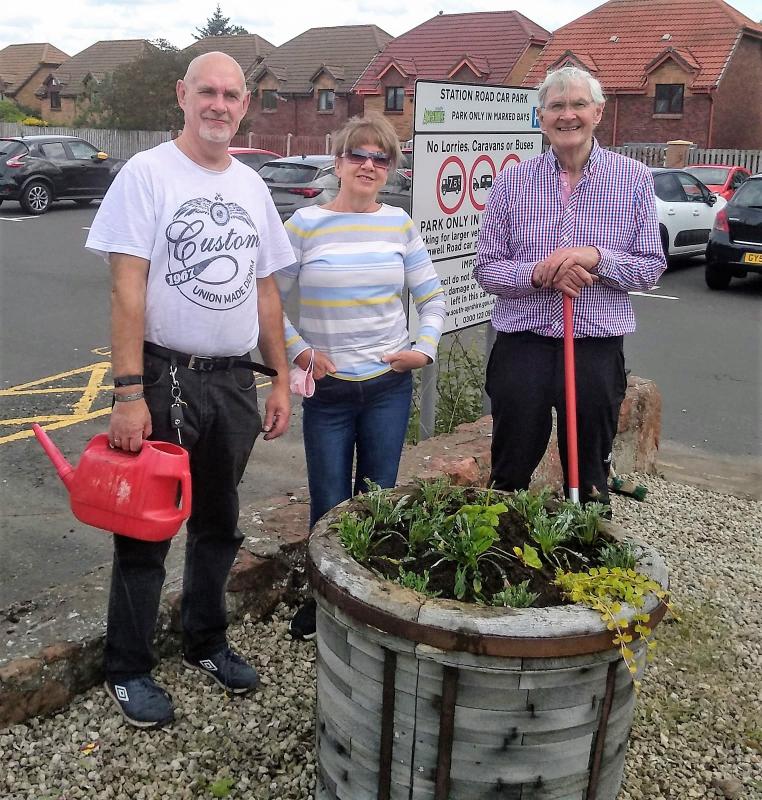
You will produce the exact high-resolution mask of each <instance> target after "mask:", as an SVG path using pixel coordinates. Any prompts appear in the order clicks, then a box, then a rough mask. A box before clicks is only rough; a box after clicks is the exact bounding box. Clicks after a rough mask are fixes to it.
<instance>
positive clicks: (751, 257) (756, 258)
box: [741, 253, 762, 264]
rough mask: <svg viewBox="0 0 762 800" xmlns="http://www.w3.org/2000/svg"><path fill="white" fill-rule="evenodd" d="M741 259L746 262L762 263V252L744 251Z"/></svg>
mask: <svg viewBox="0 0 762 800" xmlns="http://www.w3.org/2000/svg"><path fill="white" fill-rule="evenodd" d="M741 261H743V262H745V263H746V264H762V253H744V254H743V258H742V259H741Z"/></svg>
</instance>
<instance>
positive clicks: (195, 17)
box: [0, 0, 762, 56]
mask: <svg viewBox="0 0 762 800" xmlns="http://www.w3.org/2000/svg"><path fill="white" fill-rule="evenodd" d="M643 2H644V3H647V2H648V0H643ZM216 4H217V1H216V0H184V1H183V2H178V1H177V0H171V1H168V0H106V2H104V1H103V0H67V2H65V3H62V2H60V0H55V2H54V0H32V2H30V3H29V4H28V5H27V4H26V3H22V2H10V3H4V4H3V10H2V14H0V49H2V48H3V47H5V46H6V45H9V44H23V43H25V42H50V43H51V44H54V45H55V46H56V47H58V48H60V49H61V50H63V51H64V52H65V53H68V54H69V55H70V56H73V55H75V54H76V53H78V52H79V51H80V50H84V49H85V48H86V47H89V46H90V45H91V44H93V43H94V42H97V41H99V40H101V39H155V38H157V37H162V38H164V39H167V40H168V41H170V42H171V43H172V44H174V45H176V46H177V47H186V46H187V45H189V44H191V43H192V42H193V41H194V39H193V34H194V33H195V31H196V28H197V27H203V26H204V25H205V23H206V20H207V19H208V18H209V16H210V15H211V14H212V13H213V12H214V9H215V6H216ZM598 5H601V3H600V2H596V1H595V0H566V2H559V0H514V2H513V3H510V1H509V2H507V3H506V2H501V0H460V2H454V1H453V2H450V1H449V0H417V1H416V0H385V2H380V3H379V2H370V0H329V2H323V3H319V2H316V1H315V0H290V2H284V3H276V2H271V3H256V2H252V0H221V2H220V6H221V8H222V13H223V14H224V15H225V16H226V17H230V21H231V23H233V24H236V25H241V26H243V27H244V28H246V29H247V30H248V31H249V33H258V34H259V35H260V36H263V37H264V38H265V39H267V40H268V41H270V42H272V43H273V44H274V45H276V46H277V45H281V44H283V43H284V42H286V41H288V40H289V39H292V38H293V37H294V36H296V35H297V34H299V33H302V32H303V31H305V30H307V29H308V28H312V27H318V26H325V25H357V24H370V23H374V24H376V25H378V26H379V27H380V28H383V29H384V30H385V31H387V32H388V33H390V34H391V35H392V36H399V35H400V34H401V33H404V32H405V31H408V30H410V29H411V28H413V27H415V26H416V25H419V24H420V23H421V22H424V21H425V20H427V19H429V18H431V17H433V16H434V15H435V14H437V13H438V12H439V11H444V12H445V13H446V14H454V13H465V12H469V11H503V10H505V9H506V8H513V9H516V10H518V11H521V12H522V13H523V14H525V15H526V16H527V17H529V18H530V19H532V20H534V22H536V23H538V24H539V25H542V26H543V27H545V28H547V29H548V30H551V31H552V30H554V29H555V28H558V27H560V26H561V25H565V24H566V23H567V22H571V20H573V19H576V18H577V17H578V16H580V15H581V14H584V13H585V12H587V11H590V10H591V9H593V8H596V7H597V6H598ZM731 5H733V6H734V7H735V8H737V9H738V10H739V11H741V12H742V13H744V14H746V15H747V16H749V17H751V18H752V19H754V20H759V19H760V17H762V2H761V0H733V2H732V3H731ZM327 9H330V14H329V13H326V10H327Z"/></svg>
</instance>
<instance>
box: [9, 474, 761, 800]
mask: <svg viewBox="0 0 762 800" xmlns="http://www.w3.org/2000/svg"><path fill="white" fill-rule="evenodd" d="M637 479H638V481H639V482H640V483H644V484H646V485H647V486H648V489H649V494H648V498H647V499H646V501H645V502H644V503H637V502H635V501H634V500H631V499H629V498H619V497H615V498H614V507H615V518H616V519H617V520H619V521H621V522H622V524H624V525H625V526H626V527H628V528H629V529H630V530H632V531H633V532H634V533H636V534H637V535H639V536H641V537H642V538H644V539H646V540H647V541H649V542H651V543H652V544H653V545H655V546H656V547H658V548H659V549H660V551H661V552H662V553H663V555H664V557H665V558H666V560H667V563H668V565H669V567H670V569H671V573H672V589H673V597H674V603H675V606H676V608H677V610H678V611H679V613H680V620H679V621H671V622H665V623H662V625H661V626H660V627H659V629H658V635H657V639H658V641H659V646H658V648H657V650H656V657H655V660H654V662H653V663H652V664H651V665H650V667H649V670H648V672H647V673H646V678H645V680H644V681H643V688H642V691H641V695H640V698H639V702H638V706H637V709H636V716H635V723H634V727H633V731H632V737H631V741H630V748H629V752H628V755H627V766H626V770H625V782H624V786H623V789H622V792H621V793H620V800H686V798H723V797H725V798H741V799H742V800H762V681H761V680H760V675H761V674H762V631H761V629H760V621H761V620H762V503H759V502H752V501H746V500H739V499H736V498H733V497H728V496H725V495H720V494H714V493H710V492H706V491H703V490H700V489H696V488H693V487H688V486H682V485H679V484H675V483H668V482H667V481H665V480H663V479H660V478H654V477H644V476H637ZM291 613H292V611H291V610H290V609H288V608H286V607H285V606H279V607H278V609H276V611H275V613H274V614H273V616H272V617H271V618H270V619H269V620H267V621H266V622H256V623H255V622H253V621H251V620H245V621H244V622H243V623H242V624H240V625H237V626H236V627H235V628H234V629H232V630H231V641H232V644H233V646H234V647H236V648H237V649H238V650H239V652H241V653H242V654H243V655H245V656H246V657H247V658H249V659H250V660H251V661H252V662H253V663H254V664H255V666H256V668H257V670H258V671H259V673H260V676H261V679H262V686H261V689H260V690H259V691H258V692H256V693H255V694H253V695H249V696H247V697H244V698H240V699H234V700H233V699H228V698H227V697H226V696H225V695H224V694H222V693H221V692H220V691H219V689H218V688H217V687H216V686H213V685H212V684H210V683H206V682H204V680H203V678H202V676H199V674H198V673H196V672H189V671H187V670H184V669H183V668H182V666H181V664H180V661H179V658H172V659H169V660H167V661H165V662H163V663H162V665H161V666H160V668H159V669H158V670H157V671H156V677H157V679H158V680H159V681H160V682H161V683H162V684H163V685H164V686H166V687H167V688H168V689H169V691H170V692H171V693H172V694H173V696H174V698H175V704H176V708H177V720H176V722H175V724H174V725H173V726H172V727H170V728H167V729H165V730H161V731H154V732H141V731H137V730H135V729H133V728H131V727H130V726H128V725H127V724H126V723H124V722H123V720H122V718H121V717H120V716H118V715H117V713H116V712H115V710H114V708H113V706H112V703H111V701H110V700H109V699H108V698H107V696H106V694H105V692H104V691H103V689H100V688H98V689H93V690H91V691H90V692H88V693H87V694H85V695H83V696H81V697H80V698H77V700H76V701H75V702H73V703H72V705H71V706H70V707H69V708H68V709H66V710H65V711H64V712H62V713H60V714H57V715H55V716H54V717H51V718H48V719H34V720H31V721H29V722H27V723H25V724H22V725H15V726H13V727H12V728H8V729H5V730H3V731H0V798H3V800H73V798H98V800H100V799H101V798H104V799H105V798H109V799H111V798H113V800H154V799H155V798H162V800H165V799H166V800H174V799H175V798H176V799H177V800H179V799H180V798H183V800H185V798H212V797H229V798H231V799H232V800H236V799H238V798H262V800H312V798H313V796H314V786H315V769H316V768H315V755H314V703H315V650H314V645H313V644H311V643H304V642H294V641H291V639H290V637H289V635H288V633H287V627H288V619H289V617H290V615H291Z"/></svg>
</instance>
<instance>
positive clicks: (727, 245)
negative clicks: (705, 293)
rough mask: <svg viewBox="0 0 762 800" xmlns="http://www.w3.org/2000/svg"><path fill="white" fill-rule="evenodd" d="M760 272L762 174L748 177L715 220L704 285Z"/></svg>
mask: <svg viewBox="0 0 762 800" xmlns="http://www.w3.org/2000/svg"><path fill="white" fill-rule="evenodd" d="M749 272H762V173H760V174H759V175H754V176H752V177H751V178H748V179H747V180H746V181H745V182H744V183H742V184H741V186H740V187H739V188H738V189H737V190H736V193H735V194H734V195H733V196H732V197H731V198H730V200H729V201H728V204H727V205H726V206H725V208H723V209H722V210H721V211H720V212H719V213H718V214H717V217H716V218H715V221H714V227H713V228H712V232H711V234H710V236H709V244H708V245H707V250H706V273H705V277H706V285H707V286H708V287H709V288H710V289H727V288H728V286H729V285H730V279H731V278H745V277H746V275H747V274H748V273H749Z"/></svg>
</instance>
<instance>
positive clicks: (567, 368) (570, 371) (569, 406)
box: [564, 294, 579, 503]
mask: <svg viewBox="0 0 762 800" xmlns="http://www.w3.org/2000/svg"><path fill="white" fill-rule="evenodd" d="M564 389H565V393H566V447H567V461H568V472H569V475H568V478H569V497H570V499H571V500H573V501H574V502H575V503H578V502H579V454H578V452H577V383H576V380H575V376H574V306H573V301H572V298H571V297H569V295H566V294H565V295H564Z"/></svg>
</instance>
